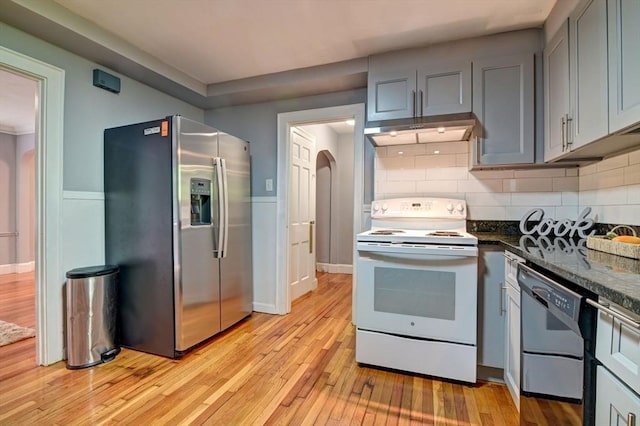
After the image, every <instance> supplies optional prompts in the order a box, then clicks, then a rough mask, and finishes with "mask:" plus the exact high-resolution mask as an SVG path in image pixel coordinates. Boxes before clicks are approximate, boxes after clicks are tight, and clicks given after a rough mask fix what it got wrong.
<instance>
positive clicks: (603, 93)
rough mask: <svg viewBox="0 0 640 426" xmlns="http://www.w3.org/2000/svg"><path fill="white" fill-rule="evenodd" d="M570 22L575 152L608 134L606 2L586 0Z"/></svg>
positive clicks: (571, 125) (571, 131) (571, 123)
mask: <svg viewBox="0 0 640 426" xmlns="http://www.w3.org/2000/svg"><path fill="white" fill-rule="evenodd" d="M570 19H571V20H570V24H569V28H570V29H571V37H570V40H571V49H570V52H571V83H572V84H571V89H572V93H571V101H572V102H571V104H572V107H571V109H572V111H573V113H572V115H571V118H572V120H571V121H569V144H570V145H571V150H573V149H575V148H578V147H580V146H583V145H586V144H588V143H589V142H593V141H595V140H596V139H600V138H602V137H604V136H606V135H607V134H608V133H609V104H608V96H609V92H608V81H607V80H608V75H607V69H608V67H607V2H606V0H587V1H585V2H583V3H581V4H580V5H579V6H578V8H577V9H576V10H575V11H574V13H573V14H572V15H571V18H570ZM637 47H638V46H637V45H636V50H637ZM635 79H636V80H637V79H638V78H637V75H636V77H635Z"/></svg>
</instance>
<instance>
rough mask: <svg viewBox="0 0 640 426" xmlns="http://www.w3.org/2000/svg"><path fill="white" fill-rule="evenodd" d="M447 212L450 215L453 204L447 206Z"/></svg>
mask: <svg viewBox="0 0 640 426" xmlns="http://www.w3.org/2000/svg"><path fill="white" fill-rule="evenodd" d="M447 211H448V212H449V213H452V212H453V204H451V203H449V204H447Z"/></svg>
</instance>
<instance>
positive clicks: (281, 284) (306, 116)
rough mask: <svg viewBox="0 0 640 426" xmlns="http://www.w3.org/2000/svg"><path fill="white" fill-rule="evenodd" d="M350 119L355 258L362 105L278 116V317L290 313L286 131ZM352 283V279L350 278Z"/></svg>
mask: <svg viewBox="0 0 640 426" xmlns="http://www.w3.org/2000/svg"><path fill="white" fill-rule="evenodd" d="M348 117H353V118H355V120H356V124H355V126H354V141H353V149H354V157H353V158H354V173H353V175H354V201H353V202H354V211H353V229H354V235H353V253H354V259H355V258H356V257H355V256H356V254H357V252H356V244H355V233H357V232H359V230H360V228H361V226H362V211H361V209H362V204H363V201H364V177H363V169H364V164H363V162H364V160H363V157H364V104H352V105H342V106H336V107H328V108H318V109H310V110H303V111H293V112H285V113H279V114H278V139H277V140H278V163H277V170H278V172H277V173H278V174H277V178H278V184H277V190H278V192H277V195H276V197H277V207H276V259H277V263H276V308H277V311H278V313H279V314H285V313H288V312H290V311H291V302H290V301H289V300H288V290H289V289H288V286H287V283H288V280H287V274H288V266H287V262H288V259H289V256H288V241H289V229H288V223H289V214H288V209H289V163H290V159H291V158H290V152H289V148H290V147H289V129H290V128H291V127H292V126H296V125H300V124H303V123H306V124H310V123H319V122H323V121H335V120H340V119H343V118H348ZM353 280H354V282H355V276H354V279H353Z"/></svg>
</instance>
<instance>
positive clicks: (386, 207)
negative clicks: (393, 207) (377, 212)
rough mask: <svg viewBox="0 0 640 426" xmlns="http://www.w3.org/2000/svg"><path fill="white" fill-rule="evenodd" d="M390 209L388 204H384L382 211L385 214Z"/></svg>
mask: <svg viewBox="0 0 640 426" xmlns="http://www.w3.org/2000/svg"><path fill="white" fill-rule="evenodd" d="M388 208H389V205H388V204H387V203H384V204H383V205H382V211H383V212H384V211H386V210H387V209H388Z"/></svg>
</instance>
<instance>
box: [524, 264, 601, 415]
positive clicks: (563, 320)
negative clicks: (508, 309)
mask: <svg viewBox="0 0 640 426" xmlns="http://www.w3.org/2000/svg"><path fill="white" fill-rule="evenodd" d="M560 281H561V280H559V279H555V278H551V277H550V274H547V273H544V274H543V273H541V272H539V271H536V270H534V269H532V268H531V267H530V266H527V265H526V264H520V265H518V284H519V285H520V289H521V321H522V322H521V327H522V333H521V352H520V354H521V366H522V369H521V381H520V383H521V388H520V418H521V423H522V424H526V422H531V421H534V420H535V421H537V424H549V425H593V424H594V423H593V422H594V414H593V413H594V403H595V387H594V377H595V357H594V356H593V354H594V346H593V345H594V337H595V311H594V309H593V308H592V307H591V306H589V305H587V303H585V300H586V298H587V297H590V296H589V295H588V294H587V293H588V292H587V291H586V290H584V291H581V293H583V294H580V293H578V292H577V291H574V290H578V289H576V288H575V287H574V289H569V288H568V286H569V285H570V283H564V282H563V283H561V282H560ZM540 416H542V418H541V417H540Z"/></svg>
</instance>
